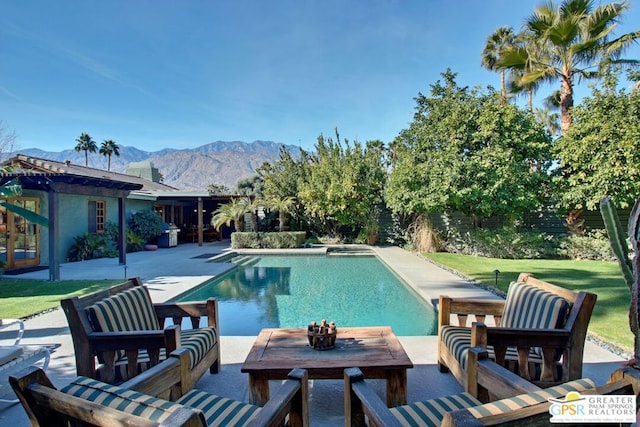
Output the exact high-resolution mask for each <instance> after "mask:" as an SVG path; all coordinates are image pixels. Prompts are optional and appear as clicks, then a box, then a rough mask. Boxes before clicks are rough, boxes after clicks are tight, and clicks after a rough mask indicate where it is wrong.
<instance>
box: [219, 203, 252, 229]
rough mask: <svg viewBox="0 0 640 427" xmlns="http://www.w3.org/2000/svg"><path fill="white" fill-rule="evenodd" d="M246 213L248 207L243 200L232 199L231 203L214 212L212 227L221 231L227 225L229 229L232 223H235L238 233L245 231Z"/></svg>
mask: <svg viewBox="0 0 640 427" xmlns="http://www.w3.org/2000/svg"><path fill="white" fill-rule="evenodd" d="M246 212H247V207H246V205H245V203H244V202H243V201H242V200H241V199H231V201H229V203H225V204H224V205H221V206H220V207H219V208H218V209H216V210H215V211H213V216H212V217H211V225H212V226H213V227H214V228H215V229H216V230H218V231H220V228H221V227H222V226H223V225H225V224H226V226H227V227H230V226H231V222H234V223H235V225H236V231H244V214H245V213H246Z"/></svg>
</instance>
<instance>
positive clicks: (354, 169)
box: [297, 129, 385, 236]
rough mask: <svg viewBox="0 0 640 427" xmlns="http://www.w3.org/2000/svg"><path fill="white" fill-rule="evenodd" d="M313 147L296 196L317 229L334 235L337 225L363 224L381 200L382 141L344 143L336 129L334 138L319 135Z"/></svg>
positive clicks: (382, 178)
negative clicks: (312, 152) (314, 149)
mask: <svg viewBox="0 0 640 427" xmlns="http://www.w3.org/2000/svg"><path fill="white" fill-rule="evenodd" d="M315 148H316V152H315V154H313V155H312V156H310V158H309V161H310V163H309V165H308V174H307V175H306V176H305V178H304V180H303V181H302V182H300V183H299V192H298V197H297V198H298V200H299V202H300V203H301V204H302V205H303V206H304V209H305V214H306V217H307V219H308V220H309V221H310V222H311V223H312V224H313V225H314V227H315V228H316V229H317V231H319V232H321V233H323V234H327V235H331V236H336V235H338V233H339V228H340V226H343V225H344V226H351V227H353V228H356V227H358V226H360V225H362V224H364V222H365V221H366V219H367V218H368V216H369V215H370V213H371V212H372V211H373V210H374V208H375V206H376V205H377V204H378V203H380V202H381V201H382V190H383V185H384V181H385V171H384V169H383V163H382V162H383V154H384V150H383V144H382V142H380V141H368V142H367V143H366V144H365V145H364V146H363V145H362V144H361V143H359V142H357V141H356V142H354V143H353V144H351V143H349V141H348V140H345V141H344V146H343V143H342V142H341V140H340V135H339V134H338V131H337V129H336V140H335V141H334V140H333V139H332V138H325V137H324V136H323V135H322V134H321V135H320V136H319V137H318V142H317V143H316V146H315Z"/></svg>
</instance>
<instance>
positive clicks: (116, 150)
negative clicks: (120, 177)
mask: <svg viewBox="0 0 640 427" xmlns="http://www.w3.org/2000/svg"><path fill="white" fill-rule="evenodd" d="M100 154H102V155H103V156H107V157H108V158H109V160H108V161H107V170H108V171H110V170H111V156H112V155H116V156H118V157H120V146H119V145H118V144H116V142H115V141H114V140H113V139H105V140H104V141H103V142H102V145H101V146H100Z"/></svg>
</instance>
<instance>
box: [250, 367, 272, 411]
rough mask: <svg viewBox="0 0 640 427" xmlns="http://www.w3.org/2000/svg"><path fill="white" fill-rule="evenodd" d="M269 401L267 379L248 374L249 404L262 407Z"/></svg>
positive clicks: (264, 376) (258, 375)
mask: <svg viewBox="0 0 640 427" xmlns="http://www.w3.org/2000/svg"><path fill="white" fill-rule="evenodd" d="M268 400H269V379H268V377H267V376H266V375H261V374H254V373H251V374H249V403H251V404H253V405H258V406H264V404H265V403H267V401H268Z"/></svg>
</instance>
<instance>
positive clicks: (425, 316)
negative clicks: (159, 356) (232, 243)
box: [177, 255, 437, 336]
mask: <svg viewBox="0 0 640 427" xmlns="http://www.w3.org/2000/svg"><path fill="white" fill-rule="evenodd" d="M233 261H235V262H237V263H238V268H236V269H233V270H231V271H230V272H228V273H226V274H225V275H223V276H221V277H220V278H217V279H214V280H212V281H210V282H207V283H205V284H203V285H202V286H200V287H198V288H196V289H194V290H192V291H190V292H188V293H186V294H183V295H181V296H180V297H179V298H178V299H177V300H178V301H198V300H204V299H206V298H209V297H216V298H218V303H219V309H220V313H219V320H220V333H221V335H229V336H234V335H240V336H247V335H257V334H258V332H259V331H260V330H261V329H262V328H300V327H305V326H306V325H308V324H309V322H310V321H312V320H315V321H317V322H320V321H321V320H322V319H326V320H327V321H335V322H336V325H337V326H338V327H340V326H343V327H348V326H382V325H389V326H391V327H392V328H393V330H394V332H395V333H396V335H399V336H412V335H433V334H435V332H436V330H437V324H436V316H435V312H434V309H433V307H432V306H431V305H430V304H428V303H426V302H425V301H424V300H423V299H422V298H420V297H419V296H418V295H416V294H415V293H414V291H413V290H411V289H409V288H408V287H407V286H406V285H405V284H404V283H403V282H402V281H401V280H400V279H399V278H398V277H397V276H396V275H395V274H394V273H393V272H391V271H390V270H389V269H388V268H387V267H386V266H385V265H384V264H383V263H381V262H380V261H379V260H378V259H377V258H376V257H374V256H336V255H326V256H325V255H311V256H272V255H268V256H251V257H237V258H235V259H234V260H233Z"/></svg>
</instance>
